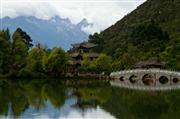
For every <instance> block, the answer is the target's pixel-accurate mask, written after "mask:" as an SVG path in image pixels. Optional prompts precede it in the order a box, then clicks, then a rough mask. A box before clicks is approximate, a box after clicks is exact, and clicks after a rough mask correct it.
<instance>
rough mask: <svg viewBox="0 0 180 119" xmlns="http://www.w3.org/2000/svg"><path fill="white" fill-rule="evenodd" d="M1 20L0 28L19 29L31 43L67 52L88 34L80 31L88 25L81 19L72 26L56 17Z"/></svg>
mask: <svg viewBox="0 0 180 119" xmlns="http://www.w3.org/2000/svg"><path fill="white" fill-rule="evenodd" d="M1 20H2V28H1V29H6V28H7V27H8V28H9V29H10V30H11V31H12V32H13V31H15V30H16V28H18V27H20V28H22V29H23V30H24V31H26V32H27V33H28V34H29V35H30V36H31V38H32V39H33V42H34V43H36V42H40V43H42V44H45V45H47V46H48V47H50V48H52V47H62V48H63V49H65V50H67V49H69V48H70V45H71V44H72V43H76V42H81V41H84V40H87V38H88V34H87V33H85V32H84V31H82V27H86V26H88V25H92V24H89V23H88V22H87V20H86V19H83V20H82V21H81V22H79V23H78V24H72V23H71V21H70V20H69V19H62V18H60V17H58V16H55V17H53V18H51V19H50V20H42V19H38V18H36V17H33V16H19V17H16V18H9V17H5V18H3V19H1Z"/></svg>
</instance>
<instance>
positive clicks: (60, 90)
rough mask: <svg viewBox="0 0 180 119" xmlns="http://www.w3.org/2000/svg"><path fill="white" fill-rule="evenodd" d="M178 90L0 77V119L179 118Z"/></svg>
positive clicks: (179, 97) (179, 95)
mask: <svg viewBox="0 0 180 119" xmlns="http://www.w3.org/2000/svg"><path fill="white" fill-rule="evenodd" d="M179 117H180V90H174V91H165V92H161V91H156V92H152V91H151V92H150V91H133V90H129V89H122V88H117V87H113V86H111V85H110V83H109V82H108V81H103V80H95V79H84V80H83V79H81V80H80V79H78V80H77V79H71V80H70V79H69V80H63V79H32V80H25V79H19V80H7V79H0V118H2V119H9V118H21V119H26V118H27V119H39V118H41V119H52V118H53V119H72V118H73V119H74V118H77V119H91V118H98V119H119V118H120V119H179Z"/></svg>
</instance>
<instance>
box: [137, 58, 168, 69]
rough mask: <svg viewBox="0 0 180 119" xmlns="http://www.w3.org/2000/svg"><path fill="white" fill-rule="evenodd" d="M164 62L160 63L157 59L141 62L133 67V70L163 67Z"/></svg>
mask: <svg viewBox="0 0 180 119" xmlns="http://www.w3.org/2000/svg"><path fill="white" fill-rule="evenodd" d="M164 65H165V62H162V61H160V60H159V59H158V58H152V59H149V60H147V61H141V62H138V63H137V64H135V65H134V67H135V68H145V67H149V66H158V67H161V66H164Z"/></svg>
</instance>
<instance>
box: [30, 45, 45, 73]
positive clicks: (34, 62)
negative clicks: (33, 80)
mask: <svg viewBox="0 0 180 119" xmlns="http://www.w3.org/2000/svg"><path fill="white" fill-rule="evenodd" d="M45 56H46V52H45V51H44V49H41V48H33V49H32V50H31V51H30V52H29V55H28V64H27V66H26V67H27V68H28V69H29V70H30V71H32V72H42V71H43V58H44V57H45Z"/></svg>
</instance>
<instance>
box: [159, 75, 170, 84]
mask: <svg viewBox="0 0 180 119" xmlns="http://www.w3.org/2000/svg"><path fill="white" fill-rule="evenodd" d="M159 82H160V83H161V84H167V83H168V82H169V79H168V77H166V76H161V77H160V78H159Z"/></svg>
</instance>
